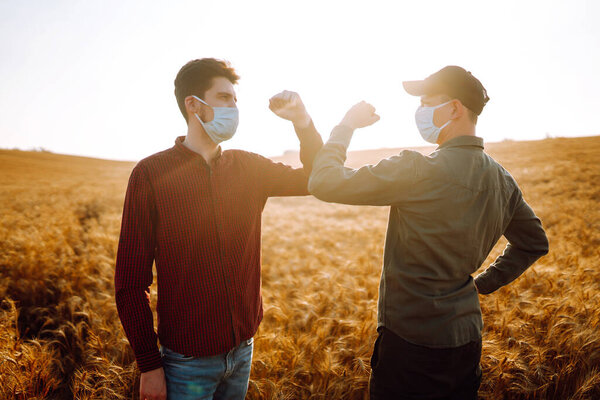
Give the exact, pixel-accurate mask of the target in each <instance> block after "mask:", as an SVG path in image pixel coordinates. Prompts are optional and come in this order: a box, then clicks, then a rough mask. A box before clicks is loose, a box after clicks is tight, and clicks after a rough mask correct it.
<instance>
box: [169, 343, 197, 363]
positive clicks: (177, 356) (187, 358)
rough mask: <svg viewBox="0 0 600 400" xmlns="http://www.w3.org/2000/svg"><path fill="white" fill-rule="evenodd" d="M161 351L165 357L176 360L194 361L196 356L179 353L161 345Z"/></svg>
mask: <svg viewBox="0 0 600 400" xmlns="http://www.w3.org/2000/svg"><path fill="white" fill-rule="evenodd" d="M161 353H162V355H163V357H166V358H167V359H171V360H174V361H192V360H193V359H194V357H192V356H186V355H184V354H181V353H177V352H175V351H173V350H170V349H168V348H166V347H164V346H161Z"/></svg>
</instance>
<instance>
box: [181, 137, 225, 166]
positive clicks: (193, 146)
mask: <svg viewBox="0 0 600 400" xmlns="http://www.w3.org/2000/svg"><path fill="white" fill-rule="evenodd" d="M183 144H184V145H185V147H187V148H188V149H190V150H192V151H193V152H195V153H198V154H200V155H201V156H202V158H204V160H205V161H206V163H207V164H208V165H211V164H212V161H213V160H214V159H215V157H216V156H217V155H218V154H219V145H218V144H216V143H215V142H213V141H212V140H211V139H210V138H209V137H208V135H207V134H206V132H204V131H197V130H192V129H188V133H187V135H186V137H185V140H184V141H183Z"/></svg>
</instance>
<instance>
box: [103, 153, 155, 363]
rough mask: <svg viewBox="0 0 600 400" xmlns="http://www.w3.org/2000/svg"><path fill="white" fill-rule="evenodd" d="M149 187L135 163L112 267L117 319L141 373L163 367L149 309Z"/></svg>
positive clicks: (151, 212)
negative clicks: (113, 268)
mask: <svg viewBox="0 0 600 400" xmlns="http://www.w3.org/2000/svg"><path fill="white" fill-rule="evenodd" d="M154 216H155V208H154V202H153V196H152V188H151V185H150V182H149V181H148V178H147V175H146V173H145V171H144V169H143V168H142V167H141V166H140V165H139V164H138V166H136V167H135V168H134V169H133V171H132V173H131V176H130V178H129V184H128V186H127V192H126V194H125V204H124V207H123V220H122V223H121V234H120V237H119V247H118V250H117V261H116V268H115V299H116V303H117V311H118V313H119V318H120V319H121V323H122V325H123V328H124V330H125V334H126V336H127V338H128V339H129V343H130V344H131V347H132V348H133V352H134V354H135V358H136V361H137V364H138V367H139V369H140V371H141V372H147V371H151V370H153V369H156V368H160V367H162V362H161V357H160V353H159V350H158V346H157V335H156V332H155V331H154V321H153V316H152V310H151V308H150V298H149V296H150V285H151V284H152V279H153V278H152V264H153V261H154V249H155V236H154V224H155V222H154V221H155V218H154Z"/></svg>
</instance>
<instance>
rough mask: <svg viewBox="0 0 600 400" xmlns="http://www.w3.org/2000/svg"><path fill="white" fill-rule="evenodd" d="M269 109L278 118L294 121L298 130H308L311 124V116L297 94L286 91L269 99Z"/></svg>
mask: <svg viewBox="0 0 600 400" xmlns="http://www.w3.org/2000/svg"><path fill="white" fill-rule="evenodd" d="M269 108H270V109H271V111H273V112H274V113H275V114H276V115H277V116H278V117H281V118H283V119H287V120H288V121H292V122H293V123H294V125H295V126H296V127H298V128H306V127H307V126H308V125H309V124H310V115H308V112H307V111H306V107H304V103H302V99H301V98H300V95H299V94H298V93H296V92H290V91H289V90H284V91H283V92H280V93H277V94H276V95H275V96H273V97H271V98H270V99H269Z"/></svg>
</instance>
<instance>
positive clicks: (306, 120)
mask: <svg viewBox="0 0 600 400" xmlns="http://www.w3.org/2000/svg"><path fill="white" fill-rule="evenodd" d="M311 121H312V118H311V117H310V115H308V114H305V115H304V116H303V117H301V118H298V119H296V120H294V121H292V123H293V124H294V127H295V128H298V129H304V128H308V126H309V125H310V122H311Z"/></svg>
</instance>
